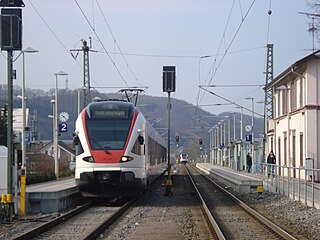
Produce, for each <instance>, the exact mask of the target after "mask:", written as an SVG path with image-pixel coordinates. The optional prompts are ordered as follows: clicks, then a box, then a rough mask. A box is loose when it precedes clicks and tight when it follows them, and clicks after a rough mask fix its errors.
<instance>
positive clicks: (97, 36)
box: [74, 0, 129, 88]
mask: <svg viewBox="0 0 320 240" xmlns="http://www.w3.org/2000/svg"><path fill="white" fill-rule="evenodd" d="M74 1H75V3H76V5H77V6H78V8H79V10H80V12H81V13H82V15H83V17H84V18H85V20H86V21H87V23H88V25H89V26H90V28H91V29H92V31H93V33H94V35H95V36H96V38H97V39H98V41H99V42H100V44H101V46H102V48H103V49H104V51H105V52H106V54H107V56H108V58H109V60H110V61H111V63H112V64H113V66H114V68H115V69H116V70H117V73H118V74H119V76H120V78H121V80H122V81H123V82H124V84H125V85H126V86H127V87H128V88H129V86H128V83H127V82H126V80H125V79H124V77H123V75H122V73H121V71H120V69H119V68H118V67H117V65H116V63H115V62H114V61H113V60H112V57H111V56H110V54H109V53H108V52H107V50H106V47H105V46H104V44H103V42H102V41H101V39H100V37H99V35H98V34H97V32H96V30H95V28H94V27H93V26H92V24H91V23H90V21H89V19H88V17H87V15H86V14H85V13H84V11H83V9H82V8H81V6H80V5H79V3H78V1H77V0H74Z"/></svg>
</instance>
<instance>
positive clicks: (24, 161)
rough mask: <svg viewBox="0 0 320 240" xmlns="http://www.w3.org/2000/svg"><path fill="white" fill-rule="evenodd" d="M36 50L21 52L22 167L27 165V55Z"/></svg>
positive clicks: (30, 49)
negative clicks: (25, 55)
mask: <svg viewBox="0 0 320 240" xmlns="http://www.w3.org/2000/svg"><path fill="white" fill-rule="evenodd" d="M37 52H39V51H38V50H36V49H33V48H31V47H28V48H26V49H24V50H22V51H21V53H22V90H21V95H22V131H21V150H22V166H25V164H26V96H25V78H26V74H25V57H24V54H25V53H37Z"/></svg>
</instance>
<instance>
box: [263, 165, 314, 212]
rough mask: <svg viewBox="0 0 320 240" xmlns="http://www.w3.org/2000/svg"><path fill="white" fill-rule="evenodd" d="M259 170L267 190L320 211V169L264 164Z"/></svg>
mask: <svg viewBox="0 0 320 240" xmlns="http://www.w3.org/2000/svg"><path fill="white" fill-rule="evenodd" d="M259 170H260V174H262V176H264V177H263V178H264V180H265V181H264V182H265V187H266V188H267V190H269V191H272V192H275V193H279V194H283V195H286V196H288V197H290V198H292V199H294V200H298V201H301V202H302V203H304V204H305V205H307V206H310V207H316V208H318V209H320V183H319V177H320V169H312V168H304V167H288V166H280V165H276V164H268V163H262V164H261V165H260V167H259Z"/></svg>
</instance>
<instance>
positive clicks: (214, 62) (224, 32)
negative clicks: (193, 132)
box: [194, 0, 235, 125]
mask: <svg viewBox="0 0 320 240" xmlns="http://www.w3.org/2000/svg"><path fill="white" fill-rule="evenodd" d="M234 3H235V0H233V3H232V6H231V9H230V11H229V14H228V18H227V22H226V25H225V27H224V31H223V34H222V37H221V40H220V43H219V46H218V50H217V53H216V55H215V58H214V61H213V64H212V66H211V67H210V70H209V73H210V72H211V69H213V68H214V67H215V64H216V60H217V56H218V54H219V53H220V48H221V46H222V44H223V43H224V44H225V41H226V40H225V36H226V32H227V28H228V25H229V22H230V18H231V15H232V11H233V7H234ZM200 60H201V59H200ZM200 60H199V61H200ZM199 65H200V62H199ZM199 75H200V73H199ZM208 76H209V75H208ZM208 76H207V77H208ZM207 77H206V78H205V81H204V84H206V82H207ZM200 81H201V80H200V79H199V85H200ZM200 94H201V88H199V89H198V94H197V104H196V106H197V107H196V109H195V116H197V113H198V105H199V104H200V102H201V99H200ZM202 98H203V97H202ZM194 125H195V122H194Z"/></svg>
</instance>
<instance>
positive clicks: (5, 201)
mask: <svg viewBox="0 0 320 240" xmlns="http://www.w3.org/2000/svg"><path fill="white" fill-rule="evenodd" d="M1 203H3V204H6V203H7V194H2V195H1Z"/></svg>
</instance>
